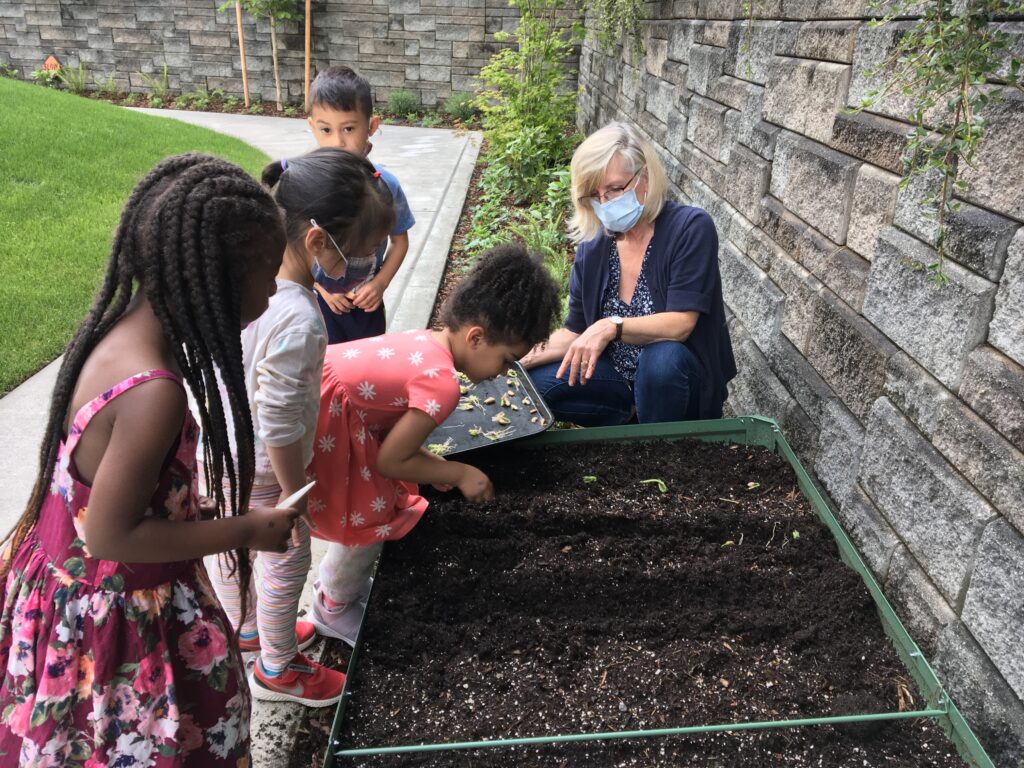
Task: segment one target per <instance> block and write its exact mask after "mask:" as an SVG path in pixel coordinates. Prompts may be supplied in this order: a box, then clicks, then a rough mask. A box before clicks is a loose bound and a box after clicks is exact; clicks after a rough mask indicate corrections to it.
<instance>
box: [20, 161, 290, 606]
mask: <svg viewBox="0 0 1024 768" xmlns="http://www.w3.org/2000/svg"><path fill="white" fill-rule="evenodd" d="M268 243H269V244H270V245H269V246H268ZM275 244H279V246H280V248H281V251H284V247H285V237H284V225H283V222H282V220H281V213H280V211H279V209H278V207H277V205H276V204H275V203H274V200H273V199H272V198H271V196H270V195H269V194H267V192H266V190H265V189H263V188H262V187H261V186H260V185H259V183H257V181H256V180H255V179H253V178H252V177H251V176H250V175H249V174H248V173H246V172H245V171H243V170H242V169H241V168H239V167H238V166H236V165H233V164H231V163H228V162H226V161H224V160H220V159H218V158H215V157H210V156H209V155H200V154H188V155H178V156H175V157H169V158H167V159H166V160H164V161H163V162H161V163H159V164H158V165H157V166H156V167H155V168H154V169H153V170H152V171H150V172H149V174H148V175H147V176H146V177H145V178H144V179H142V181H140V182H139V183H138V185H136V187H135V189H134V190H133V191H132V194H131V197H129V199H128V202H127V203H126V204H125V206H124V210H123V211H122V213H121V221H120V224H118V227H117V231H116V232H115V234H114V242H113V246H112V247H111V252H110V259H109V260H108V262H107V271H106V274H105V275H104V278H103V284H102V286H101V287H100V289H99V292H98V293H97V294H96V298H95V299H94V301H93V305H92V308H91V309H90V310H89V314H88V315H87V316H86V318H85V320H84V321H83V322H82V324H81V326H79V328H78V332H77V333H76V334H75V337H74V338H73V339H72V340H71V343H70V344H69V345H68V348H67V350H66V351H65V353H64V361H63V362H62V363H61V367H60V373H58V375H57V383H56V385H55V386H54V390H53V397H52V400H51V402H50V415H49V417H48V420H47V425H46V432H45V433H44V435H43V444H42V448H41V450H40V454H39V472H38V474H37V475H36V483H35V487H34V488H33V490H32V496H31V498H30V500H29V502H28V506H27V507H26V509H25V512H24V514H23V515H22V516H21V519H20V520H19V521H18V523H17V525H16V526H15V528H14V530H13V531H12V532H11V534H9V536H8V538H9V539H10V540H11V552H12V553H13V552H16V551H17V548H18V546H19V545H20V543H21V541H22V540H23V539H24V538H25V536H26V535H27V534H28V532H29V530H30V529H31V527H32V525H33V524H34V523H35V521H36V520H37V519H38V517H39V511H40V508H41V506H42V502H43V499H44V497H45V495H46V492H47V490H48V489H49V486H50V480H51V479H52V476H53V471H54V463H55V461H56V458H57V451H58V447H59V445H60V442H61V440H63V439H64V423H65V420H66V418H67V414H68V409H69V407H70V406H71V401H72V396H73V394H74V389H75V384H76V382H77V381H78V377H79V375H80V374H81V372H82V366H83V365H84V363H85V361H86V359H87V358H88V357H89V354H90V353H91V352H92V351H93V349H94V348H95V347H96V345H97V344H98V343H99V341H100V340H101V339H102V338H103V337H104V336H105V335H106V334H107V333H108V332H109V331H110V329H111V328H112V327H113V326H114V324H115V323H117V321H118V320H120V319H121V317H122V316H123V315H124V313H125V311H126V309H127V308H128V305H129V302H130V301H131V299H132V297H133V296H134V294H135V291H136V290H141V291H142V293H143V294H144V295H145V297H146V299H147V300H148V301H149V303H150V305H151V306H152V308H153V312H154V314H155V315H156V317H157V319H158V320H159V321H160V325H161V326H162V328H163V333H164V335H165V336H166V338H167V340H168V342H169V346H170V348H171V350H172V351H173V353H174V357H175V359H176V361H177V363H178V366H179V368H180V369H181V372H182V375H183V377H184V379H185V381H186V383H187V384H188V387H189V389H191V390H192V394H193V395H194V399H195V405H196V408H197V409H198V411H199V417H200V421H201V423H202V434H203V456H204V464H205V471H206V487H207V489H208V490H207V492H208V493H211V494H213V496H214V498H215V499H216V500H217V512H216V514H218V515H220V514H222V513H223V511H224V510H225V509H226V508H228V507H226V503H225V498H224V490H223V478H224V476H225V475H227V478H228V485H229V490H230V499H228V500H227V503H229V504H230V507H229V508H230V509H231V511H232V513H233V514H244V513H245V511H246V509H248V504H249V493H250V491H251V489H252V483H253V477H254V474H255V463H256V459H255V453H254V449H253V445H254V438H253V429H252V416H251V414H250V412H249V399H248V396H247V394H246V389H245V370H244V368H243V366H242V343H241V337H240V334H239V328H240V327H241V282H242V281H241V276H242V275H244V273H245V272H246V269H247V268H248V266H249V264H250V262H251V259H253V258H254V255H255V254H262V253H264V252H265V250H267V249H268V248H272V247H275ZM136 285H137V286H138V287H137V289H136V288H135V286H136ZM218 374H219V375H220V378H221V380H222V381H223V382H224V387H225V390H226V391H227V394H228V406H229V407H230V410H231V415H232V417H233V422H234V436H235V444H236V446H237V458H236V459H233V458H232V454H231V444H230V441H229V438H228V427H227V423H226V421H225V419H224V403H223V402H222V401H221V396H220V389H219V388H218V386H217V376H218ZM234 561H235V562H234V565H235V567H236V568H237V569H238V573H239V577H240V579H241V581H242V586H241V593H242V599H243V608H242V610H243V614H244V611H245V606H244V600H245V595H246V593H247V589H248V582H249V578H250V576H251V567H250V564H249V557H248V553H247V552H245V551H244V550H237V551H236V552H235V556H234ZM9 567H10V561H8V563H7V564H6V565H5V566H4V567H3V569H2V570H3V571H4V572H6V570H7V568H9Z"/></svg>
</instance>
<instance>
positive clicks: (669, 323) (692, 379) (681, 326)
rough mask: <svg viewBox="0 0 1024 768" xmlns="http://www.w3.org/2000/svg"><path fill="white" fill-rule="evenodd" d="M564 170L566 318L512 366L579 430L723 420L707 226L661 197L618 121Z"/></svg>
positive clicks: (710, 228)
mask: <svg viewBox="0 0 1024 768" xmlns="http://www.w3.org/2000/svg"><path fill="white" fill-rule="evenodd" d="M571 173H572V193H573V204H574V206H575V215H574V216H573V217H572V219H571V220H570V222H569V226H570V233H571V235H572V236H573V239H574V240H575V241H576V242H578V243H579V246H578V247H577V249H576V260H575V262H574V263H573V267H572V273H571V275H570V277H569V312H568V315H567V316H566V319H565V323H564V326H563V327H562V328H560V329H558V330H557V331H555V332H554V333H553V334H552V335H551V338H550V339H549V340H548V342H547V344H546V345H539V346H537V347H535V348H534V349H533V350H532V351H531V352H530V353H529V354H528V355H526V357H525V358H523V361H522V362H523V365H524V366H525V367H526V368H529V369H531V370H530V376H531V377H532V378H533V380H534V382H535V383H536V385H537V389H538V391H539V392H540V393H541V395H542V396H543V397H544V399H545V400H546V401H547V403H548V405H550V406H551V409H552V411H553V412H554V414H555V417H556V418H558V419H560V420H564V421H571V422H575V423H577V424H580V425H582V426H609V425H615V424H624V423H626V422H628V421H630V420H631V418H633V416H634V414H635V416H636V420H637V421H639V422H641V423H647V422H659V421H682V420H687V419H713V418H719V417H721V415H722V403H723V402H724V401H725V399H726V397H727V394H728V393H727V390H726V383H727V382H728V381H729V380H730V379H731V378H732V377H733V376H735V375H736V363H735V361H734V359H733V354H732V343H731V341H730V340H729V331H728V329H727V328H726V324H725V309H724V305H723V302H722V282H721V277H720V276H719V272H718V235H717V234H716V232H715V225H714V222H713V221H712V220H711V217H710V216H709V215H708V214H707V213H706V212H705V211H703V210H701V209H700V208H694V207H692V206H688V205H681V204H679V203H675V202H672V201H669V200H666V192H667V189H668V182H667V180H666V178H665V171H664V168H663V167H662V165H661V162H660V161H659V160H658V157H657V155H655V153H654V149H653V148H652V147H651V145H650V144H649V143H648V142H647V141H646V140H644V139H643V138H642V137H640V135H639V134H638V133H637V132H636V130H635V129H634V128H632V127H631V126H629V125H627V124H625V123H618V122H615V123H610V124H609V125H607V126H605V127H604V128H601V129H600V130H598V131H596V132H594V133H593V134H592V135H590V136H589V137H588V138H587V139H586V140H585V141H584V142H583V143H582V144H580V146H579V148H578V149H577V150H576V153H575V154H574V155H573V158H572V166H571Z"/></svg>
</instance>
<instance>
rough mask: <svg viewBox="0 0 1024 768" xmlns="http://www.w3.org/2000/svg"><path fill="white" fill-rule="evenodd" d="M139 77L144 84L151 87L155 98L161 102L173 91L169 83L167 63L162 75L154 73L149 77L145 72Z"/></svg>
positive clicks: (140, 73)
mask: <svg viewBox="0 0 1024 768" xmlns="http://www.w3.org/2000/svg"><path fill="white" fill-rule="evenodd" d="M139 77H141V78H142V82H144V83H145V84H146V85H147V86H148V87H149V90H150V92H151V93H152V94H153V96H155V97H156V98H158V99H160V101H161V102H162V101H163V100H164V99H166V98H167V93H168V91H170V90H171V88H170V85H169V84H168V81H167V62H164V68H163V73H162V74H155V73H154V74H152V75H148V74H146V73H145V72H139ZM161 106H162V105H161Z"/></svg>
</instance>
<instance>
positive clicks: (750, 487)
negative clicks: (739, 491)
mask: <svg viewBox="0 0 1024 768" xmlns="http://www.w3.org/2000/svg"><path fill="white" fill-rule="evenodd" d="M760 487H761V484H760V483H755V482H754V481H753V480H751V481H750V482H749V483H747V490H748V491H752V490H754V489H755V488H760Z"/></svg>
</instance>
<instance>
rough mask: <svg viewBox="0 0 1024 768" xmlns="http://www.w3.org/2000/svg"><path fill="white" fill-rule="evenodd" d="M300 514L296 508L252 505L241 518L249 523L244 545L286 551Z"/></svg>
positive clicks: (271, 550)
mask: <svg viewBox="0 0 1024 768" xmlns="http://www.w3.org/2000/svg"><path fill="white" fill-rule="evenodd" d="M302 506H303V507H305V505H302ZM300 515H302V512H301V511H300V510H298V509H276V508H274V507H253V508H252V509H250V510H249V511H248V512H247V513H246V514H245V516H244V517H243V518H242V519H243V520H245V521H246V522H247V523H248V524H249V535H248V536H247V537H246V543H245V547H246V548H247V549H255V550H257V551H262V552H287V551H288V542H289V541H290V540H291V538H292V528H293V527H294V526H295V525H296V524H297V520H298V518H299V516H300Z"/></svg>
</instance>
